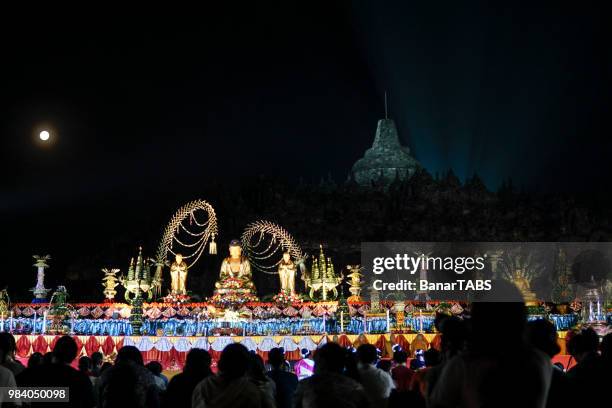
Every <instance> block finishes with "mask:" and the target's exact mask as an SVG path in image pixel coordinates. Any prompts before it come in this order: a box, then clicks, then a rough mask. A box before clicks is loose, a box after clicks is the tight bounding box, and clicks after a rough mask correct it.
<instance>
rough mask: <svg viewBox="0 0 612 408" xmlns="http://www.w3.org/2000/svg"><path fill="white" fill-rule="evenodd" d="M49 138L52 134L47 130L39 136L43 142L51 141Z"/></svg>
mask: <svg viewBox="0 0 612 408" xmlns="http://www.w3.org/2000/svg"><path fill="white" fill-rule="evenodd" d="M49 136H50V134H49V132H48V131H46V130H43V131H42V132H40V135H39V137H40V140H43V141H46V140H49Z"/></svg>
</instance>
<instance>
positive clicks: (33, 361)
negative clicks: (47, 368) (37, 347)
mask: <svg viewBox="0 0 612 408" xmlns="http://www.w3.org/2000/svg"><path fill="white" fill-rule="evenodd" d="M41 365H43V355H42V353H39V352H38V351H36V352H34V353H32V354H31V355H30V358H29V359H28V368H33V367H38V366H41Z"/></svg>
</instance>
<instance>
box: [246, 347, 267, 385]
mask: <svg viewBox="0 0 612 408" xmlns="http://www.w3.org/2000/svg"><path fill="white" fill-rule="evenodd" d="M247 372H248V374H249V377H251V378H252V379H254V380H257V381H266V379H267V377H266V369H265V365H264V361H263V358H261V356H260V355H259V354H257V353H255V352H251V353H249V369H248V370H247Z"/></svg>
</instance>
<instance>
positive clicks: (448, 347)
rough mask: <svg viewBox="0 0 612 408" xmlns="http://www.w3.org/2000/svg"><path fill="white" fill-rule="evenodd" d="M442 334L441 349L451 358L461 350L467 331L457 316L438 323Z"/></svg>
mask: <svg viewBox="0 0 612 408" xmlns="http://www.w3.org/2000/svg"><path fill="white" fill-rule="evenodd" d="M440 332H441V333H442V341H441V344H440V345H441V348H442V352H444V353H447V356H448V355H450V356H453V355H455V354H457V353H458V352H460V351H461V350H463V348H464V346H465V341H466V340H467V336H468V330H467V325H466V324H465V322H464V321H463V320H462V319H460V318H458V317H457V316H449V317H447V318H446V319H444V320H442V321H441V322H440Z"/></svg>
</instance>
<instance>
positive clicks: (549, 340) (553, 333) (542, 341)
mask: <svg viewBox="0 0 612 408" xmlns="http://www.w3.org/2000/svg"><path fill="white" fill-rule="evenodd" d="M525 339H526V340H527V343H529V344H531V345H532V346H533V347H535V348H536V349H538V350H540V351H542V352H543V353H545V354H546V355H548V356H549V357H551V358H552V357H553V356H555V355H557V354H558V353H559V352H560V351H561V347H559V344H558V343H557V329H556V328H555V325H554V324H552V323H551V322H549V321H548V320H545V319H538V320H532V321H530V322H528V323H527V330H526V331H525Z"/></svg>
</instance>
